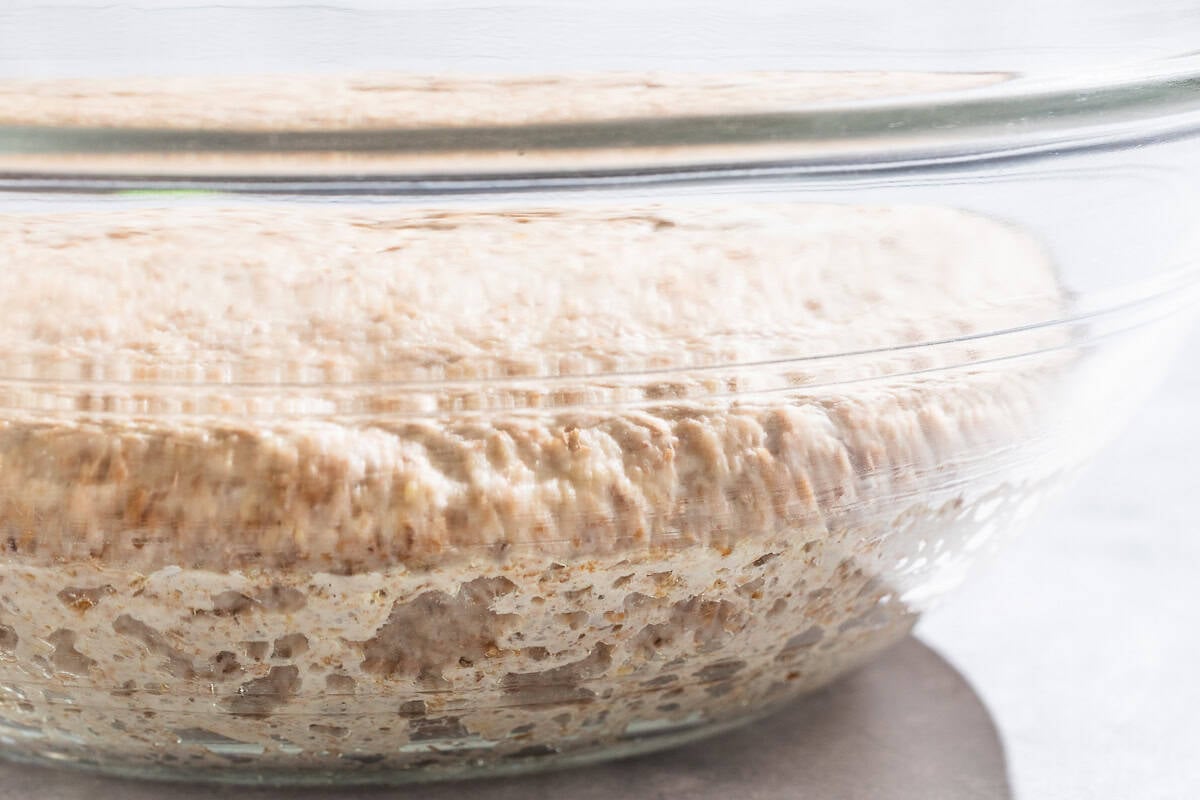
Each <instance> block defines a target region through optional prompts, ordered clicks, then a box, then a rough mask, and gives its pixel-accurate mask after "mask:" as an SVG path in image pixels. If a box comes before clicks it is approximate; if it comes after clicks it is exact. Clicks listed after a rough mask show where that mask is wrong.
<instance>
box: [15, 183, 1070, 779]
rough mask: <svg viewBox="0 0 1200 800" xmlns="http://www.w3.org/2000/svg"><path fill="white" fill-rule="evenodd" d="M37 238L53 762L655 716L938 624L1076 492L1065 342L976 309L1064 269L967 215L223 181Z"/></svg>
mask: <svg viewBox="0 0 1200 800" xmlns="http://www.w3.org/2000/svg"><path fill="white" fill-rule="evenodd" d="M0 252H4V253H9V254H14V253H16V254H20V256H19V257H20V265H21V268H20V269H4V270H2V271H0V340H2V341H3V342H4V347H5V353H4V356H3V363H4V366H5V374H7V375H10V376H13V377H14V378H18V379H19V380H16V381H10V382H8V384H6V387H5V389H4V392H5V394H4V396H3V398H2V399H3V400H4V403H3V405H4V408H3V411H2V412H0V459H2V467H3V468H2V469H0V537H2V538H0V541H3V542H5V543H6V553H5V557H4V559H3V560H2V561H0V684H2V685H3V687H4V689H5V690H6V691H5V693H3V694H0V718H2V719H3V720H4V722H0V733H3V732H5V731H7V733H6V734H5V735H7V736H9V738H10V739H13V741H16V742H19V743H20V744H18V745H14V746H16V747H19V748H22V749H23V750H24V751H26V752H28V753H31V754H33V755H35V756H40V757H47V755H48V754H49V755H50V756H53V754H55V753H57V754H58V755H59V756H60V757H61V756H62V755H63V754H66V755H67V756H68V757H74V756H78V755H80V754H83V753H90V754H91V757H93V758H99V760H101V761H105V760H117V761H121V762H122V763H127V764H128V763H134V764H140V765H142V766H143V767H145V768H147V769H166V770H175V771H178V770H184V771H186V770H188V769H193V768H194V769H201V768H204V767H205V766H206V765H219V766H221V767H222V769H229V770H233V771H237V770H239V769H242V770H248V771H252V772H253V771H255V770H258V771H262V770H270V769H279V770H285V771H286V770H294V769H297V768H322V769H337V770H354V771H356V772H357V773H362V774H367V775H369V774H375V773H377V772H378V771H380V770H386V769H407V768H410V767H413V766H414V765H417V766H421V767H424V768H427V769H430V770H435V771H436V770H444V771H446V772H447V773H450V774H455V773H457V772H460V771H463V770H470V769H479V768H483V767H481V765H484V766H487V765H491V766H492V767H495V766H496V765H521V764H525V763H528V760H529V759H534V760H536V759H546V758H551V759H553V758H571V757H573V754H575V753H579V752H586V751H587V750H588V749H589V748H596V747H601V746H603V747H610V748H613V747H615V748H617V749H620V748H621V747H633V746H644V740H646V738H647V737H651V736H653V735H654V734H660V733H669V734H671V735H673V736H674V735H680V733H679V732H680V731H688V730H696V729H701V728H703V727H704V726H708V725H712V724H718V723H720V722H722V721H725V720H730V719H736V718H739V717H742V716H744V715H745V714H747V713H749V712H751V711H753V710H755V709H759V708H762V707H764V706H766V705H767V704H768V703H770V702H775V701H778V700H779V699H782V698H785V697H788V696H791V695H794V694H795V693H797V692H799V691H802V690H805V689H809V688H812V687H814V686H817V685H820V684H821V683H823V682H825V681H827V680H828V679H829V678H830V677H832V676H833V675H835V674H837V673H838V672H840V671H842V670H844V669H845V668H846V667H847V666H848V665H850V664H853V663H857V662H858V661H859V660H861V659H863V658H865V657H866V656H867V655H869V654H870V653H871V652H874V651H875V650H877V649H879V648H881V647H883V646H886V644H888V643H890V642H891V641H894V640H895V639H896V638H898V637H899V636H901V635H903V633H904V632H905V631H907V630H908V628H909V627H910V626H911V624H912V622H913V620H914V619H915V614H916V613H917V612H919V610H920V609H921V607H922V605H921V601H920V599H919V597H920V594H921V591H922V590H923V589H926V588H928V585H929V584H930V581H931V580H933V579H934V578H935V577H937V579H938V580H945V576H946V575H953V574H957V570H958V568H959V567H960V566H961V565H962V564H963V563H966V561H967V560H968V559H969V556H970V554H971V553H972V552H973V551H974V550H976V549H977V548H978V547H979V546H980V545H981V543H982V542H983V541H984V540H985V539H986V538H987V537H988V536H990V535H991V533H992V532H994V531H995V530H997V529H999V528H1002V527H1003V525H1004V523H1005V522H1006V521H1007V520H1009V519H1011V518H1012V517H1014V516H1016V515H1018V514H1020V513H1023V510H1024V509H1026V508H1027V505H1028V503H1029V502H1030V501H1031V498H1033V497H1034V496H1035V495H1036V494H1037V493H1038V492H1039V491H1040V490H1041V489H1040V487H1041V481H1042V479H1043V478H1044V476H1043V475H1041V474H1040V473H1038V472H1037V470H1036V469H1034V468H1033V467H1032V466H1031V465H1030V464H1029V463H1027V462H1026V461H1025V460H1023V459H1022V457H1020V456H1019V455H1018V452H1019V451H1018V450H1017V448H1016V445H1018V444H1020V443H1022V442H1023V441H1024V440H1025V439H1026V438H1028V437H1030V436H1032V435H1033V431H1034V429H1035V423H1036V420H1037V417H1038V413H1039V408H1040V407H1041V404H1042V403H1044V402H1045V400H1046V396H1047V386H1048V385H1049V381H1050V377H1049V376H1050V375H1052V373H1053V363H1052V362H1050V361H1048V360H1047V359H1046V358H1042V357H1032V358H1026V359H1015V360H1014V359H1005V358H1003V356H1006V355H1010V354H1009V353H1008V352H1007V351H1005V350H1004V349H1003V345H1001V344H999V343H998V342H993V341H991V340H982V341H981V340H978V339H973V338H972V336H973V335H975V334H980V333H984V332H988V331H994V330H1001V329H1008V328H1016V327H1019V326H1022V325H1027V324H1029V323H1032V322H1038V321H1045V320H1049V319H1054V318H1056V317H1057V316H1058V315H1059V314H1060V312H1061V307H1062V297H1061V293H1060V291H1059V288H1058V284H1057V282H1056V278H1055V275H1054V271H1053V269H1052V267H1051V264H1050V263H1049V262H1048V260H1047V259H1046V258H1045V256H1044V255H1043V253H1042V251H1041V250H1040V248H1039V247H1038V245H1037V244H1036V243H1035V242H1033V241H1032V240H1031V239H1030V238H1029V237H1027V236H1026V235H1024V234H1022V233H1020V232H1018V231H1016V230H1015V229H1013V228H1011V227H1009V226H1007V225H1005V224H1002V223H998V222H995V221H992V220H987V219H984V218H981V217H978V216H975V215H972V214H968V213H964V212H959V211H953V210H946V209H935V208H923V207H891V208H884V207H857V206H835V205H805V204H793V205H784V204H775V205H769V204H762V203H757V204H741V205H716V204H713V203H699V202H697V203H692V204H686V203H675V204H669V205H666V204H657V205H641V206H628V205H623V206H598V205H592V204H586V203H579V204H577V205H569V204H568V205H565V206H563V207H561V208H557V209H554V210H546V209H536V208H535V209H529V208H516V207H497V208H495V209H492V210H478V209H470V210H467V209H464V208H453V207H446V208H439V209H426V208H412V207H404V206H396V205H386V204H384V205H376V206H370V205H366V206H359V207H355V206H348V207H346V208H339V207H337V206H323V207H319V208H318V207H308V208H305V207H299V206H296V207H288V208H280V207H273V206H271V205H270V204H260V203H245V204H241V205H232V206H227V207H212V206H210V205H209V204H206V203H200V204H196V205H194V206H192V207H186V208H175V209H172V210H165V209H157V208H143V207H132V208H128V209H118V210H113V211H100V212H74V213H24V214H11V215H5V216H3V217H0ZM10 257H11V256H10ZM938 341H946V342H948V343H947V344H943V345H940V346H936V347H927V348H918V347H907V348H906V347H904V346H906V345H917V344H920V343H923V342H938ZM1026 344H1027V342H1026ZM1042 344H1046V342H1044V341H1043V342H1042ZM839 353H858V354H859V355H856V356H853V357H841V358H837V359H830V358H825V357H827V356H831V355H834V354H839ZM737 364H757V365H758V366H755V367H753V368H748V369H747V368H738V367H736V366H733V365H737ZM14 731H15V732H16V733H14ZM163 743H166V744H165V745H164V744H163ZM97 753H99V754H100V755H99V756H96V754H97ZM239 759H240V760H239ZM501 768H504V767H503V766H502V767H501Z"/></svg>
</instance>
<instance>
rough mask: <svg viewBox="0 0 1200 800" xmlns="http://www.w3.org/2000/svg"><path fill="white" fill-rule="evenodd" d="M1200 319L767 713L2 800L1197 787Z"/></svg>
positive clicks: (1026, 799) (1089, 795)
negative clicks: (575, 741)
mask: <svg viewBox="0 0 1200 800" xmlns="http://www.w3.org/2000/svg"><path fill="white" fill-rule="evenodd" d="M1197 334H1198V335H1193V337H1192V340H1191V344H1190V345H1189V346H1187V347H1185V349H1184V350H1183V352H1182V355H1181V357H1180V359H1179V362H1178V363H1177V364H1176V368H1175V370H1174V372H1173V374H1172V376H1171V378H1170V379H1169V381H1168V383H1167V385H1166V386H1165V387H1164V388H1163V390H1162V391H1161V392H1160V393H1159V394H1158V395H1157V396H1156V397H1155V398H1154V400H1153V401H1152V402H1151V403H1150V405H1149V406H1148V407H1146V409H1145V410H1144V412H1143V413H1141V415H1140V416H1139V417H1138V419H1137V420H1135V421H1134V423H1133V424H1132V425H1131V426H1130V427H1129V428H1128V429H1127V431H1126V432H1125V434H1124V435H1123V436H1122V437H1121V438H1120V439H1119V440H1118V441H1116V442H1114V443H1113V444H1112V445H1111V446H1110V447H1109V448H1108V449H1107V450H1106V451H1105V452H1104V453H1103V454H1102V455H1101V457H1100V458H1099V459H1098V460H1097V462H1096V463H1095V465H1094V466H1093V467H1092V468H1091V469H1090V470H1089V471H1088V472H1087V473H1086V474H1084V475H1083V476H1082V477H1081V478H1080V479H1079V481H1078V482H1077V483H1076V484H1075V486H1074V487H1073V488H1072V489H1071V490H1070V491H1069V492H1068V493H1067V494H1066V495H1065V496H1064V497H1062V498H1061V499H1060V500H1059V501H1058V503H1057V504H1056V505H1055V506H1054V507H1053V508H1051V509H1049V510H1048V512H1047V513H1044V514H1043V515H1041V516H1040V517H1039V518H1038V520H1037V521H1036V522H1035V523H1034V524H1033V525H1032V526H1031V527H1030V528H1029V529H1028V530H1027V531H1025V532H1024V534H1023V536H1022V537H1021V538H1019V539H1018V540H1017V541H1015V542H1014V543H1013V544H1012V546H1010V547H1009V548H1008V549H1007V550H1006V551H1004V552H1003V553H1002V554H1001V556H1000V557H999V559H998V560H997V561H996V562H994V563H992V564H991V565H989V566H988V567H986V568H985V569H984V570H983V571H982V572H981V573H980V574H978V575H976V576H975V580H973V581H971V582H970V583H969V584H968V585H967V586H966V587H965V588H964V589H962V590H961V591H960V592H959V593H958V594H956V595H955V596H953V597H951V598H950V600H949V601H948V602H947V603H946V605H945V606H944V607H943V608H941V609H939V610H937V611H935V612H934V613H932V614H931V615H929V616H928V617H927V618H926V619H925V620H924V621H923V622H922V623H921V625H920V627H919V628H918V637H919V639H918V640H912V639H910V640H908V641H906V642H905V643H903V644H901V645H900V646H899V647H897V648H896V649H894V650H893V651H891V652H890V653H889V654H888V655H887V656H886V657H885V658H883V659H882V660H880V661H879V662H877V663H875V664H873V665H871V666H869V667H867V668H866V669H865V670H863V671H861V672H859V673H858V674H856V675H853V676H851V677H849V678H848V679H846V680H843V681H841V682H840V683H838V684H837V685H836V686H834V687H831V688H830V689H828V690H826V691H824V692H821V693H819V694H817V695H815V696H813V697H810V698H808V699H806V700H804V701H802V702H800V703H798V704H796V705H794V706H792V707H790V708H789V709H787V710H785V711H783V712H782V713H780V714H778V715H776V716H774V717H772V718H770V719H768V720H766V721H764V722H762V723H760V724H758V725H756V726H754V727H752V728H749V729H745V730H742V731H738V732H735V733H732V734H728V735H726V736H723V737H720V738H718V739H714V740H711V741H708V742H702V743H699V744H696V745H693V746H690V747H687V748H683V749H680V750H676V751H673V752H670V753H663V754H657V755H652V756H648V757H644V758H640V759H634V760H630V761H622V762H617V763H613V764H607V765H602V766H597V767H591V768H588V769H583V770H575V771H572V772H561V773H555V774H551V775H544V776H536V777H532V778H522V779H509V780H503V781H494V782H490V783H484V782H475V783H470V784H446V785H441V786H436V787H411V788H407V789H382V790H372V789H357V790H347V791H341V792H339V791H333V790H306V791H296V790H290V791H270V790H255V791H249V792H248V791H246V790H244V789H237V788H232V787H219V788H205V787H196V786H168V785H163V784H135V783H129V782H124V781H117V780H111V779H104V778H96V777H91V776H81V775H76V774H74V773H70V772H57V771H52V770H45V769H35V768H29V767H20V766H11V765H0V800H85V799H86V800H151V799H152V798H174V800H218V799H219V798H235V797H237V798H247V797H249V798H254V799H255V800H281V799H282V798H328V799H329V800H352V799H357V798H382V797H399V798H422V800H451V799H452V798H460V797H461V798H467V797H469V798H471V799H472V800H539V799H540V798H551V797H554V798H556V800H652V799H653V800H662V799H664V798H687V800H709V799H711V800H718V799H719V800H729V799H730V798H736V799H737V800H781V799H782V798H821V799H822V800H824V799H825V798H829V799H831V800H858V798H862V799H863V800H868V799H869V800H1005V799H1006V798H1020V800H1034V799H1036V800H1044V799H1046V798H1054V799H1058V798H1063V799H1066V800H1074V799H1075V798H1078V800H1128V799H1130V798H1136V800H1157V799H1158V798H1163V799H1164V800H1165V799H1166V798H1172V799H1174V798H1181V799H1182V798H1192V797H1198V796H1200V681H1198V680H1197V677H1196V671H1197V667H1198V665H1200V603H1198V602H1197V597H1198V596H1197V590H1196V586H1197V580H1196V572H1197V568H1198V567H1200V530H1198V528H1200V510H1198V508H1197V498H1198V497H1200V476H1198V470H1197V454H1198V453H1200V421H1197V420H1196V418H1195V416H1194V414H1195V410H1196V409H1200V356H1198V355H1197V354H1198V353H1200V332H1197ZM931 648H933V649H931ZM935 650H936V652H935ZM939 653H940V654H941V655H939Z"/></svg>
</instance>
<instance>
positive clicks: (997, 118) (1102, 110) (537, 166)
mask: <svg viewBox="0 0 1200 800" xmlns="http://www.w3.org/2000/svg"><path fill="white" fill-rule="evenodd" d="M1197 132H1200V53H1196V54H1189V55H1186V56H1180V57H1176V58H1171V59H1162V60H1158V61H1153V62H1149V63H1139V64H1136V65H1126V66H1123V67H1120V68H1114V69H1107V70H1102V71H1093V72H1090V73H1086V74H1079V75H1071V76H1067V77H1063V78H1059V79H1055V80H1030V81H1025V80H1023V79H1021V78H1019V77H1018V76H1013V79H1012V80H1004V81H1000V82H998V83H994V84H990V85H988V86H984V87H977V88H970V89H959V90H955V91H948V92H942V93H931V94H924V95H911V96H906V97H899V98H896V97H893V98H887V99H877V100H860V101H854V102H842V103H827V104H823V105H813V106H809V107H804V108H799V109H796V110H782V111H780V110H773V111H767V112H762V113H736V114H714V115H680V116H671V115H663V116H643V117H629V118H621V119H608V118H601V119H597V120H591V121H581V122H565V123H563V122H550V123H539V124H526V125H520V124H500V125H491V126H470V127H451V126H442V127H424V128H422V127H409V128H405V127H392V128H370V129H366V128H358V129H355V128H348V129H331V130H284V129H278V130H276V129H266V130H221V129H214V128H141V127H87V126H60V125H56V126H47V125H21V124H11V121H10V123H8V124H0V190H2V191H17V192H30V191H36V192H56V191H84V192H109V191H117V190H164V191H168V190H169V191H178V190H210V191H211V190H215V191H222V192H234V193H236V192H253V193H313V194H344V193H355V194H376V193H380V194H389V195H410V194H412V195H429V194H461V193H477V192H480V193H482V192H497V191H502V192H510V191H525V190H546V189H554V190H558V189H574V188H595V187H598V186H606V185H618V186H627V185H639V184H660V183H676V182H681V181H697V180H703V181H710V180H744V179H751V178H759V177H770V176H788V177H803V176H809V175H818V176H830V175H834V176H836V175H847V174H850V175H854V174H862V173H873V172H880V171H897V170H900V171H914V170H916V171H925V170H930V169H937V168H947V167H955V166H959V165H964V164H974V163H978V162H990V161H996V160H1009V159H1019V158H1026V157H1034V156H1053V157H1059V156H1063V155H1066V154H1069V153H1074V152H1079V151H1086V150H1091V149H1097V148H1105V149H1108V148H1121V147H1134V146H1138V145H1141V144H1145V143H1149V142H1159V141H1163V140H1166V139H1172V138H1181V137H1189V136H1193V135H1195V134H1196V133H1197ZM498 159H499V161H498ZM501 162H502V163H501Z"/></svg>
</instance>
